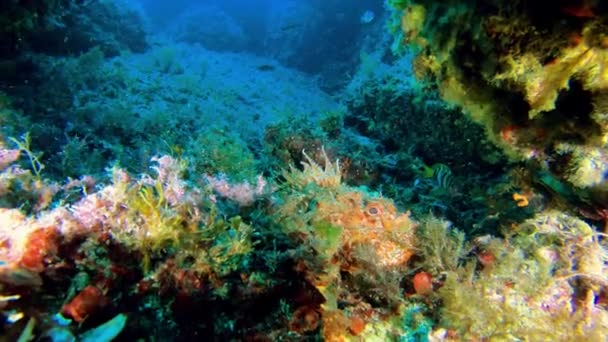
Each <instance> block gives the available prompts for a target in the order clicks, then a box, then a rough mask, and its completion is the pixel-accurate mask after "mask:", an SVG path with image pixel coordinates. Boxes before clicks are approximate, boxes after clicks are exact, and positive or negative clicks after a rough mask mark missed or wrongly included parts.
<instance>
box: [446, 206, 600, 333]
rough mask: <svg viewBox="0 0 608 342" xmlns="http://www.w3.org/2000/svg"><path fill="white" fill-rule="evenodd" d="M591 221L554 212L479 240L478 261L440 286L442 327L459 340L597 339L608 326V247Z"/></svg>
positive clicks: (448, 278)
mask: <svg viewBox="0 0 608 342" xmlns="http://www.w3.org/2000/svg"><path fill="white" fill-rule="evenodd" d="M601 240H602V239H601V238H600V235H599V234H598V233H597V232H595V231H594V229H593V228H591V227H590V226H588V225H587V224H586V223H585V222H583V221H581V220H579V219H576V218H573V217H571V216H568V215H567V214H564V213H560V212H557V211H548V212H544V213H541V214H538V215H537V216H536V217H534V218H532V219H529V220H527V221H525V222H524V223H522V224H520V225H518V226H516V227H515V231H514V232H513V235H512V236H511V237H509V238H506V239H500V238H490V237H488V238H483V239H478V240H477V242H476V243H477V246H476V248H477V249H478V252H477V255H478V258H477V260H472V261H469V262H467V263H465V264H463V265H462V266H460V267H458V269H456V270H452V271H449V272H448V273H447V278H446V280H445V282H444V284H443V286H442V287H441V288H440V289H439V290H438V295H439V297H440V298H441V300H442V302H443V305H442V308H441V309H440V311H441V322H440V324H441V326H443V327H446V328H449V329H454V330H455V332H457V334H458V337H459V338H461V339H522V338H523V339H533V340H536V339H545V338H549V339H551V340H560V341H568V340H579V339H585V340H596V339H602V337H601V336H604V335H605V333H606V331H608V312H607V311H606V309H605V308H604V307H602V305H603V304H601V303H600V302H601V300H598V299H599V298H601V297H602V296H604V294H603V291H605V287H606V285H608V283H607V282H606V280H607V279H606V276H605V274H606V268H607V267H608V266H607V263H606V262H607V261H608V259H607V256H608V254H607V252H608V248H607V246H606V245H605V243H604V242H601Z"/></svg>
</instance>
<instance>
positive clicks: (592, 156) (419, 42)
mask: <svg viewBox="0 0 608 342" xmlns="http://www.w3.org/2000/svg"><path fill="white" fill-rule="evenodd" d="M389 3H390V4H391V5H392V7H393V8H394V11H395V13H394V15H395V19H394V21H393V25H394V26H393V27H394V30H395V32H396V39H397V43H398V44H399V45H401V44H410V45H413V46H415V48H416V50H417V56H416V57H415V60H414V62H413V65H414V70H415V73H416V75H417V77H418V78H419V79H420V80H424V81H427V82H428V83H429V85H430V86H432V87H434V88H436V89H437V90H438V91H439V92H440V94H441V96H442V98H443V99H445V100H447V101H448V102H450V103H452V104H454V105H457V106H459V107H460V108H462V110H463V111H464V112H465V113H466V114H468V115H469V116H470V117H471V118H473V119H474V120H475V121H477V122H479V123H481V124H482V125H483V126H484V127H485V131H486V133H487V136H488V138H489V139H490V140H492V141H493V142H494V143H496V144H497V145H499V146H501V147H502V148H503V149H504V150H505V152H506V153H507V154H508V155H509V156H510V157H511V158H512V159H514V160H530V161H532V162H534V163H538V164H541V165H540V167H541V168H544V169H548V170H550V171H551V172H552V173H553V174H554V175H556V176H557V177H558V178H560V179H562V180H565V181H567V182H570V183H571V184H572V185H574V186H576V187H578V188H584V189H587V190H590V191H592V192H594V193H596V194H595V196H598V197H600V198H601V200H602V201H603V200H605V196H606V191H605V182H604V180H605V173H606V172H607V171H608V163H607V150H606V147H605V146H606V142H607V141H608V140H607V139H608V119H607V117H606V114H605V112H606V101H608V100H607V97H606V90H607V89H608V71H607V70H608V45H607V42H608V36H607V34H606V26H607V25H608V8H607V7H606V4H604V3H603V2H601V1H586V0H585V1H577V0H571V1H557V2H555V3H554V4H551V5H548V4H545V3H540V2H529V1H515V2H512V1H511V2H509V1H495V0H487V1H485V0H484V1H444V2H437V1H424V0H418V1H396V0H395V1H389ZM597 192H599V194H598V193H597Z"/></svg>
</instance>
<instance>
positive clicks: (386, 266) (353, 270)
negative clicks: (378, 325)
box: [273, 149, 417, 340]
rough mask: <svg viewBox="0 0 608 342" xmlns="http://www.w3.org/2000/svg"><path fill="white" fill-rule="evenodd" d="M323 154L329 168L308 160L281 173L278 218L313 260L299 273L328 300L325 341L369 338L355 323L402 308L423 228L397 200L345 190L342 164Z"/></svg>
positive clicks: (324, 306)
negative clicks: (400, 208) (416, 236)
mask: <svg viewBox="0 0 608 342" xmlns="http://www.w3.org/2000/svg"><path fill="white" fill-rule="evenodd" d="M320 152H321V153H320V156H321V160H322V163H323V164H322V165H323V166H322V165H319V164H318V163H317V162H315V161H314V160H313V159H312V158H311V157H310V156H308V155H307V154H304V156H305V158H306V161H305V162H302V169H298V168H296V167H295V166H292V167H290V169H289V170H287V171H285V172H284V173H283V178H284V183H283V184H282V185H280V187H279V190H278V191H277V197H278V200H279V206H278V208H277V210H276V212H275V213H274V215H273V216H274V220H275V222H276V224H278V225H281V226H282V227H284V228H283V229H285V231H286V232H287V233H288V235H290V236H292V237H293V238H294V239H296V240H298V241H300V244H303V249H304V251H302V253H306V254H308V255H306V254H302V255H301V256H299V258H301V260H300V261H299V262H298V270H299V272H301V273H302V275H303V277H304V279H306V280H307V281H308V282H309V283H310V284H311V285H312V286H314V288H315V289H316V290H317V291H318V293H319V294H320V295H322V296H323V298H324V302H323V303H322V304H321V305H320V307H319V308H318V311H319V312H320V313H321V321H322V335H323V336H324V337H325V338H326V339H328V340H334V339H340V338H344V337H346V336H352V335H353V331H356V335H359V334H363V335H365V331H366V330H365V329H363V328H353V325H363V326H366V325H368V324H369V325H374V320H373V317H375V316H376V315H381V316H382V315H392V314H391V312H392V311H393V310H396V309H397V308H398V307H399V306H400V303H402V301H403V300H402V297H401V296H400V294H399V293H400V290H399V288H400V281H401V279H402V276H401V275H400V274H401V273H400V272H402V271H404V270H407V268H408V261H409V259H410V258H411V257H412V255H413V254H414V251H415V248H414V233H415V230H416V226H417V224H416V223H415V222H414V221H413V220H412V219H411V218H410V217H409V213H401V212H399V211H397V209H396V208H395V206H394V205H393V204H392V202H391V201H389V200H387V199H384V198H382V197H380V196H378V195H373V194H369V193H368V192H366V191H364V190H361V189H356V188H352V187H350V186H347V185H345V184H343V183H342V182H341V177H342V175H341V169H340V164H339V162H338V161H336V162H335V163H334V162H331V161H330V159H329V157H328V156H327V153H326V152H325V150H324V149H321V151H320ZM307 250H310V251H311V252H312V254H310V252H306V251H307ZM339 302H340V303H342V304H341V305H339V304H338V303H339ZM317 305H318V304H317ZM370 310H371V311H370ZM363 312H367V313H366V314H363ZM382 324H384V323H382ZM370 331H373V328H372V330H370ZM369 333H371V332H369ZM363 335H362V336H363Z"/></svg>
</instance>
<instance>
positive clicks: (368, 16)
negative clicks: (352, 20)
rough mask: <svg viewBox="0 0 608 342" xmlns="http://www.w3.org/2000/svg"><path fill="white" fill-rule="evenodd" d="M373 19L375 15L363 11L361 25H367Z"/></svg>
mask: <svg viewBox="0 0 608 342" xmlns="http://www.w3.org/2000/svg"><path fill="white" fill-rule="evenodd" d="M375 17H376V15H375V14H374V12H372V11H369V10H368V11H365V12H363V14H361V24H369V23H371V22H372V21H373V20H374V18H375Z"/></svg>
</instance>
